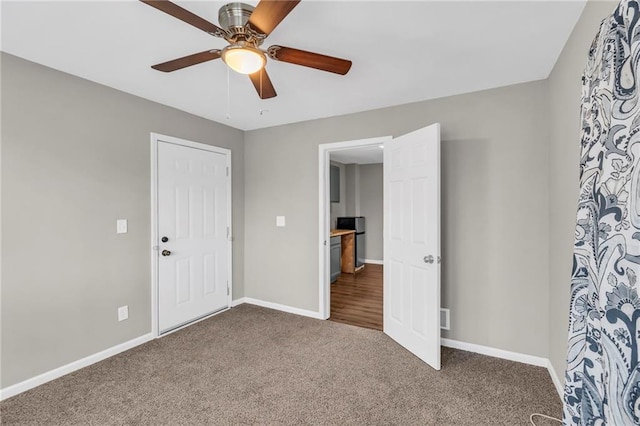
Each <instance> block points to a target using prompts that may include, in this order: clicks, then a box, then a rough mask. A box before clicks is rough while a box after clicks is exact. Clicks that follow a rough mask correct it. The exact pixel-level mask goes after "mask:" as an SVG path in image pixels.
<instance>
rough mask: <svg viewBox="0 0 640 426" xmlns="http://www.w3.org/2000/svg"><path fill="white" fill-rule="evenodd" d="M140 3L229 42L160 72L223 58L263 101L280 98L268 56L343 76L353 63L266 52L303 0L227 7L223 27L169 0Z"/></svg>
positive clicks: (276, 49)
mask: <svg viewBox="0 0 640 426" xmlns="http://www.w3.org/2000/svg"><path fill="white" fill-rule="evenodd" d="M140 1H141V2H143V3H146V4H148V5H149V6H152V7H155V8H156V9H158V10H161V11H162V12H164V13H167V14H169V15H171V16H173V17H175V18H178V19H180V20H182V21H184V22H186V23H187V24H191V25H193V26H194V27H196V28H199V29H201V30H202V31H205V32H206V33H208V34H211V35H212V36H215V37H220V38H223V39H225V40H226V41H227V42H228V43H229V45H228V46H227V47H225V48H224V49H211V50H205V51H204V52H199V53H195V54H193V55H188V56H184V57H182V58H178V59H174V60H171V61H168V62H163V63H161V64H157V65H153V66H152V67H151V68H153V69H155V70H158V71H164V72H171V71H176V70H179V69H182V68H186V67H190V66H191V65H196V64H200V63H203V62H207V61H212V60H214V59H218V58H222V60H223V61H224V62H225V63H226V64H227V65H228V66H229V68H231V69H232V70H234V71H237V72H239V73H241V74H248V75H249V79H250V80H251V82H252V83H253V86H254V87H255V88H256V91H257V92H258V95H259V96H260V98H261V99H269V98H273V97H275V96H276V91H275V89H274V87H273V84H272V83H271V79H269V75H268V74H267V70H266V69H265V65H266V62H267V56H268V57H269V58H270V59H273V60H276V61H281V62H288V63H290V64H296V65H302V66H305V67H311V68H315V69H318V70H322V71H328V72H333V73H336V74H340V75H345V74H346V73H347V72H349V69H350V68H351V61H348V60H345V59H340V58H335V57H332V56H326V55H321V54H319V53H313V52H307V51H304V50H299V49H293V48H291V47H284V46H278V45H274V46H270V47H269V48H268V49H266V50H263V49H261V48H260V46H261V45H262V43H263V42H264V40H265V38H267V36H268V35H269V34H271V32H272V31H273V30H274V29H275V28H276V27H277V26H278V24H280V22H281V21H282V20H283V19H284V18H285V17H286V16H287V15H288V14H289V12H291V11H292V10H293V8H295V7H296V6H297V5H298V3H300V0H261V1H260V2H259V3H258V5H257V6H256V7H253V6H251V5H248V4H244V3H229V4H226V5H224V6H222V7H221V8H220V10H219V12H218V21H219V23H220V27H218V26H217V25H214V24H212V23H211V22H209V21H207V20H205V19H203V18H201V17H199V16H197V15H195V14H193V13H191V12H189V11H188V10H186V9H184V8H182V7H180V6H178V5H177V4H175V3H172V2H170V1H167V0H140Z"/></svg>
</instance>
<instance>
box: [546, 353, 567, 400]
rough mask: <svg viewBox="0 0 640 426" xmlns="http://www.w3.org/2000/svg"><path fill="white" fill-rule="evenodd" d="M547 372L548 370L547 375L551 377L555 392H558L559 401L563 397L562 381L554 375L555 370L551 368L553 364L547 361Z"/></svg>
mask: <svg viewBox="0 0 640 426" xmlns="http://www.w3.org/2000/svg"><path fill="white" fill-rule="evenodd" d="M547 370H549V375H550V376H551V380H552V381H553V384H554V386H555V387H556V390H557V391H558V395H560V399H563V397H564V380H563V381H561V380H560V377H558V374H557V373H556V370H555V369H554V368H553V364H551V360H547Z"/></svg>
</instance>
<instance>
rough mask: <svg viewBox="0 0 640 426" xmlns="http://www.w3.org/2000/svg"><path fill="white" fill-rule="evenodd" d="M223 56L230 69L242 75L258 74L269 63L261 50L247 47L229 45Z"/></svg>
mask: <svg viewBox="0 0 640 426" xmlns="http://www.w3.org/2000/svg"><path fill="white" fill-rule="evenodd" d="M221 56H222V60H223V61H224V63H225V64H227V65H228V66H229V68H231V69H232V70H234V71H235V72H238V73H240V74H253V73H254V72H258V71H260V70H261V69H262V68H263V67H264V66H265V64H266V63H267V59H266V57H265V56H264V53H262V51H261V50H259V49H256V48H255V47H252V46H246V45H233V44H232V45H229V46H227V47H225V48H224V49H222V53H221Z"/></svg>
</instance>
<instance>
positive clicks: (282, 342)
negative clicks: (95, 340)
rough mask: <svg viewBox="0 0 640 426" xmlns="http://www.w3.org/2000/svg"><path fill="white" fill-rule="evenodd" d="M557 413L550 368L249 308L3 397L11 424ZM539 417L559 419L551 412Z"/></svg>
mask: <svg viewBox="0 0 640 426" xmlns="http://www.w3.org/2000/svg"><path fill="white" fill-rule="evenodd" d="M534 412H538V413H544V414H547V415H551V416H554V417H559V416H560V414H561V403H560V399H559V398H558V394H557V393H556V390H555V388H554V387H553V384H552V382H551V379H550V377H549V374H548V372H547V370H546V369H544V368H540V367H533V366H530V365H525V364H521V363H516V362H511V361H505V360H501V359H497V358H492V357H488V356H483V355H478V354H474V353H470V352H464V351H459V350H453V349H448V348H443V349H442V370H441V371H435V370H433V369H432V368H431V367H429V366H427V365H426V364H424V363H423V362H422V361H420V360H419V359H418V358H416V357H415V356H414V355H412V354H411V353H409V352H408V351H406V350H405V349H403V348H402V347H400V346H399V345H397V344H396V343H395V342H394V341H393V340H391V339H390V338H389V337H388V336H386V335H385V334H383V333H382V332H380V331H376V330H370V329H365V328H358V327H354V326H350V325H345V324H339V323H334V322H330V321H320V320H314V319H311V318H306V317H301V316H297V315H292V314H287V313H282V312H278V311H274V310H270V309H265V308H261V307H257V306H252V305H240V306H238V307H236V308H233V309H231V310H229V311H227V312H224V313H221V314H219V315H216V316H214V317H212V318H210V319H207V320H205V321H202V322H199V323H197V324H194V325H192V326H190V327H187V328H185V329H183V330H180V331H178V332H176V333H173V334H170V335H168V336H165V337H163V338H161V339H156V340H154V341H151V342H149V343H146V344H144V345H141V346H138V347H136V348H134V349H132V350H129V351H127V352H124V353H122V354H119V355H117V356H114V357H112V358H109V359H107V360H104V361H102V362H99V363H96V364H94V365H91V366H89V367H86V368H84V369H82V370H79V371H76V372H74V373H71V374H69V375H66V376H64V377H61V378H59V379H56V380H54V381H51V382H49V383H46V384H44V385H42V386H39V387H37V388H35V389H32V390H30V391H27V392H24V393H22V394H20V395H17V396H14V397H12V398H9V399H7V400H6V401H3V402H2V403H0V414H1V416H2V420H1V421H2V424H3V425H4V424H6V425H11V424H19V425H100V426H102V425H210V424H211V425H236V424H260V425H361V424H366V425H392V424H398V425H527V424H529V415H530V414H531V413H534ZM537 424H539V425H551V424H553V423H551V422H549V421H545V420H540V421H538V422H537Z"/></svg>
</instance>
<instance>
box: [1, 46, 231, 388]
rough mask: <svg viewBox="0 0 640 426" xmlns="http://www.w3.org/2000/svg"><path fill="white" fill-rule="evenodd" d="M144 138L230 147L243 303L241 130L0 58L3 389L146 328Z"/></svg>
mask: <svg viewBox="0 0 640 426" xmlns="http://www.w3.org/2000/svg"><path fill="white" fill-rule="evenodd" d="M150 132H158V133H162V134H166V135H171V136H177V137H181V138H186V139H190V140H194V141H199V142H203V143H208V144H212V145H217V146H222V147H226V148H231V150H232V160H233V176H232V179H233V223H234V228H235V238H236V239H235V241H236V243H234V251H233V256H234V267H233V275H234V277H233V278H234V288H233V291H234V295H236V297H242V296H243V293H244V289H243V273H244V268H243V252H242V241H243V224H244V217H243V211H244V193H243V186H244V185H243V176H244V170H243V157H244V152H243V132H241V131H239V130H235V129H232V128H230V127H227V126H224V125H221V124H217V123H214V122H211V121H208V120H205V119H202V118H197V117H195V116H193V115H190V114H187V113H184V112H181V111H178V110H175V109H172V108H168V107H165V106H161V105H159V104H155V103H152V102H149V101H146V100H143V99H141V98H137V97H134V96H131V95H128V94H125V93H122V92H119V91H116V90H113V89H111V88H108V87H105V86H100V85H98V84H95V83H92V82H89V81H86V80H82V79H80V78H77V77H73V76H70V75H68V74H64V73H61V72H58V71H54V70H52V69H49V68H45V67H42V66H40V65H37V64H34V63H31V62H27V61H24V60H22V59H19V58H16V57H13V56H10V55H7V54H2V176H1V177H2V230H3V235H2V265H3V268H2V305H1V308H2V316H1V322H2V353H1V356H2V364H1V369H2V382H1V385H2V387H6V386H9V385H12V384H15V383H18V382H20V381H22V380H25V379H28V378H31V377H33V376H35V375H38V374H40V373H43V372H46V371H49V370H51V369H54V368H56V367H60V366H61V365H64V364H67V363H69V362H72V361H76V360H78V359H81V358H83V357H85V356H88V355H91V354H94V353H96V352H99V351H101V350H104V349H106V348H109V347H112V346H114V345H117V344H119V343H123V342H125V341H128V340H130V339H133V338H135V337H138V336H141V335H144V334H146V333H149V332H150V331H151V313H150V309H151V307H150V305H151V299H150V298H151V296H150V294H151V293H150V288H151V285H150V279H151V278H150V269H151V266H150V238H151V237H150V189H149V188H150V142H149V141H150V137H149V133H150ZM120 218H126V219H128V220H129V232H128V233H127V234H121V235H116V233H115V221H116V219H120ZM238 242H239V243H238ZM125 304H127V305H129V319H128V320H126V321H123V322H118V321H117V314H116V308H117V307H118V306H121V305H125Z"/></svg>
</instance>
